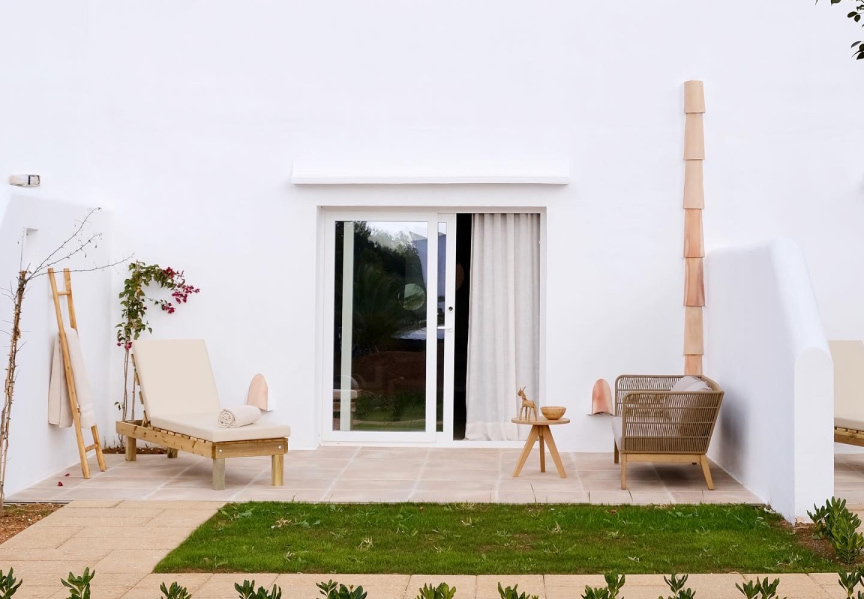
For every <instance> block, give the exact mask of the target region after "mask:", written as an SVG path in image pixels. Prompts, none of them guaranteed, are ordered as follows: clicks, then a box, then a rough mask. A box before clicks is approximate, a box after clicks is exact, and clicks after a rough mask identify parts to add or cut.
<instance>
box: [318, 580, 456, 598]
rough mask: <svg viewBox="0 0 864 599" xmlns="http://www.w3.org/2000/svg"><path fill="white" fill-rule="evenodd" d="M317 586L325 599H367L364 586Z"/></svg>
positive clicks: (319, 584)
mask: <svg viewBox="0 0 864 599" xmlns="http://www.w3.org/2000/svg"><path fill="white" fill-rule="evenodd" d="M315 586H317V587H318V588H319V589H320V591H321V595H322V596H323V597H325V599H366V591H364V590H363V587H362V586H358V587H357V588H356V589H355V588H354V586H353V585H351V586H347V587H346V586H345V585H344V584H339V583H336V582H333V581H332V580H328V581H327V582H319V583H318V584H316V585H315ZM454 590H455V589H454Z"/></svg>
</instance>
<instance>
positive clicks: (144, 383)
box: [132, 339, 222, 422]
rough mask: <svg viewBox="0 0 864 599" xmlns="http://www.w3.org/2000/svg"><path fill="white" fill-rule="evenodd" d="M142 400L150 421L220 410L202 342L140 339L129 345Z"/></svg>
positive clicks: (212, 412)
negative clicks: (177, 415) (176, 415)
mask: <svg viewBox="0 0 864 599" xmlns="http://www.w3.org/2000/svg"><path fill="white" fill-rule="evenodd" d="M132 350H133V351H134V352H135V366H136V367H137V369H138V378H139V379H140V380H141V399H142V401H143V402H144V409H145V410H146V411H147V416H148V417H149V418H150V420H155V419H157V418H168V417H170V416H173V415H175V414H203V413H207V412H210V413H211V414H212V415H213V421H214V422H215V421H216V416H217V415H218V414H219V411H220V410H221V409H222V406H221V405H220V404H219V394H218V393H217V392H216V381H215V380H214V378H213V369H212V368H211V367H210V357H209V356H208V355H207V346H206V345H204V340H203V339H146V340H143V339H139V340H138V341H134V342H133V343H132Z"/></svg>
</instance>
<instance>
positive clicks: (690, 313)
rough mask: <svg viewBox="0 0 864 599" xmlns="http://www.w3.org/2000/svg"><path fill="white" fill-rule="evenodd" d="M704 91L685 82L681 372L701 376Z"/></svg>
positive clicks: (692, 83) (703, 282) (697, 82)
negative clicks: (682, 350)
mask: <svg viewBox="0 0 864 599" xmlns="http://www.w3.org/2000/svg"><path fill="white" fill-rule="evenodd" d="M703 114H705V90H704V88H703V85H702V82H701V81H687V82H686V83H684V118H685V119H686V120H685V123H684V263H685V275H684V373H685V374H697V375H698V374H702V356H703V354H704V353H705V351H704V344H703V339H702V337H703V335H702V308H703V307H704V306H705V281H704V267H703V260H704V258H705V243H704V237H703V234H702V210H703V209H704V208H705V189H704V185H703V176H702V163H703V162H704V161H705V134H704V129H703V124H702V115H703Z"/></svg>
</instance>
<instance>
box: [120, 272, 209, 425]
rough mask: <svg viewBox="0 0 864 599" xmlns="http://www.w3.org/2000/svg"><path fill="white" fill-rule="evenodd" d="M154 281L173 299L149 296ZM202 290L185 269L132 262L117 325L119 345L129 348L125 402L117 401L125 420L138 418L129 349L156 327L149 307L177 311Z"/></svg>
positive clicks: (125, 283)
mask: <svg viewBox="0 0 864 599" xmlns="http://www.w3.org/2000/svg"><path fill="white" fill-rule="evenodd" d="M152 285H158V286H159V288H160V289H167V290H169V291H170V292H171V299H165V298H159V297H147V294H146V293H145V290H146V288H147V287H150V286H152ZM200 291H201V290H200V289H198V288H197V287H193V286H192V285H190V284H189V283H187V282H186V277H185V275H184V273H183V271H182V270H180V271H178V270H174V269H173V268H171V267H168V268H162V267H161V266H159V265H158V264H144V263H143V262H140V261H136V262H132V263H131V264H129V276H128V277H127V279H126V280H125V281H124V282H123V291H121V292H120V306H121V307H122V309H121V315H122V317H123V321H122V322H121V323H120V324H118V325H117V346H118V347H122V348H123V350H124V351H125V352H126V355H125V358H124V360H123V377H124V378H123V380H124V383H125V384H124V387H123V402H122V403H120V402H117V407H118V409H119V410H120V412H121V414H122V417H123V420H126V417H127V415H129V414H131V417H132V418H133V419H134V418H135V402H134V391H133V392H132V393H130V387H132V389H133V390H134V382H135V381H134V379H133V380H130V377H129V350H130V349H132V342H133V341H135V340H136V339H138V338H139V337H140V336H141V333H143V332H145V331H146V332H148V333H152V332H153V327H151V326H150V323H149V322H148V320H147V309H148V308H149V307H150V306H158V307H159V309H160V310H162V311H163V312H165V313H166V314H174V312H175V310H176V309H177V306H179V305H180V304H185V303H186V302H187V301H189V296H190V295H192V294H194V293H198V292H200ZM130 399H131V400H132V401H130Z"/></svg>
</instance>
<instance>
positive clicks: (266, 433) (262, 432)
mask: <svg viewBox="0 0 864 599" xmlns="http://www.w3.org/2000/svg"><path fill="white" fill-rule="evenodd" d="M218 416H219V410H216V411H215V412H199V413H197V414H173V415H171V416H169V417H163V418H153V417H151V418H150V422H151V423H152V425H153V426H154V427H156V428H161V429H165V430H168V431H172V432H175V433H180V434H183V435H189V436H190V437H197V438H198V439H204V440H205V441H212V442H214V443H221V442H223V441H252V440H255V439H276V438H281V437H290V436H291V427H290V426H288V425H286V424H279V423H278V422H276V421H275V418H274V417H273V415H272V413H265V414H262V415H261V419H260V420H258V421H257V422H255V423H253V424H250V425H247V426H240V427H232V428H224V427H221V426H219V424H218V423H217V420H216V418H217V417H218Z"/></svg>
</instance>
